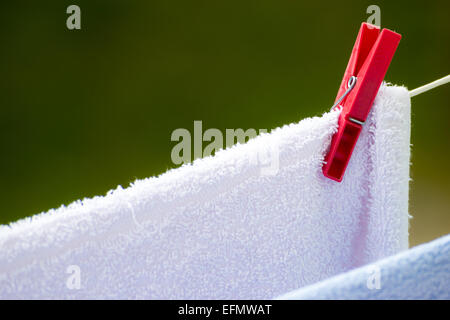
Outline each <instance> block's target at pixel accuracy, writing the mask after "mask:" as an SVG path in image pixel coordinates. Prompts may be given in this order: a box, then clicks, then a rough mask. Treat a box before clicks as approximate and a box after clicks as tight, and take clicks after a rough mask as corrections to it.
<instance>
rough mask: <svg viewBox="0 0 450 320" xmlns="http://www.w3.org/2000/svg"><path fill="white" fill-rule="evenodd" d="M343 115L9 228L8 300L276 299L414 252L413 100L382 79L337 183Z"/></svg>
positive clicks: (1, 280)
mask: <svg viewBox="0 0 450 320" xmlns="http://www.w3.org/2000/svg"><path fill="white" fill-rule="evenodd" d="M338 114H339V112H338V111H333V112H329V113H326V114H324V115H323V116H322V117H315V118H310V119H305V120H303V121H301V122H299V123H296V124H291V125H286V126H284V127H282V128H278V129H275V130H273V131H272V132H271V133H270V134H268V133H266V134H262V135H260V136H258V137H256V138H254V139H251V140H250V141H249V142H248V143H246V144H238V145H235V146H233V147H231V148H228V149H226V150H223V151H220V152H218V153H217V154H216V155H215V156H214V157H207V158H204V159H199V160H196V161H195V162H194V163H193V164H189V165H184V166H182V167H180V168H178V169H174V170H170V171H168V172H167V173H165V174H162V175H161V176H159V177H154V178H149V179H144V180H140V181H136V182H135V183H133V184H132V185H131V186H130V187H128V188H126V189H122V188H121V187H118V188H117V189H115V190H113V191H110V192H109V193H108V194H107V195H106V196H103V197H95V198H93V199H85V200H83V201H77V202H75V203H72V204H71V205H69V206H68V207H64V206H63V207H61V208H58V209H56V210H50V211H49V212H47V213H43V214H40V215H37V216H34V217H32V218H30V219H24V220H21V221H19V222H16V223H13V224H12V225H10V226H3V227H2V228H1V229H0V298H3V299H5V298H64V299H65V298H81V299H90V298H149V299H152V298H155V299H214V298H217V299H265V298H267V299H269V298H270V299H271V298H273V297H276V296H278V295H280V294H283V293H285V292H288V291H291V290H294V289H296V288H299V287H302V286H305V285H308V284H312V283H315V282H317V281H320V280H323V279H326V278H328V277H331V276H333V275H336V274H339V273H342V272H345V271H348V270H350V269H353V268H356V267H358V266H361V265H364V264H367V263H370V262H373V261H376V260H378V259H380V258H383V257H386V256H390V255H392V254H395V253H398V252H399V251H401V250H405V249H407V248H408V183H409V156H410V99H409V95H408V91H407V90H406V89H405V88H403V87H393V86H386V85H383V86H382V88H381V89H380V91H379V93H378V96H377V98H376V100H375V104H374V107H373V111H372V112H371V115H370V116H369V118H368V121H367V122H366V124H365V126H364V129H363V131H362V133H361V136H360V138H359V141H358V144H357V146H356V149H355V151H354V153H353V156H352V159H351V161H350V164H349V167H348V168H347V171H346V176H345V177H344V181H343V182H342V183H337V182H335V181H332V180H330V179H328V178H325V177H324V176H323V174H322V171H321V167H322V162H323V159H324V155H325V153H326V151H327V148H328V147H329V144H330V141H331V137H332V134H333V133H334V132H335V131H336V128H337V118H338Z"/></svg>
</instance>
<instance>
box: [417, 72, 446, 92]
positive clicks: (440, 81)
mask: <svg viewBox="0 0 450 320" xmlns="http://www.w3.org/2000/svg"><path fill="white" fill-rule="evenodd" d="M448 82H450V74H449V75H448V76H445V77H443V78H441V79H438V80H436V81H433V82H431V83H428V84H426V85H424V86H421V87H418V88H416V89H414V90H411V91H410V92H409V96H410V97H411V98H412V97H414V96H417V95H418V94H421V93H424V92H426V91H428V90H431V89H433V88H436V87H439V86H441V85H443V84H446V83H448Z"/></svg>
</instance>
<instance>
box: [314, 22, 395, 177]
mask: <svg viewBox="0 0 450 320" xmlns="http://www.w3.org/2000/svg"><path fill="white" fill-rule="evenodd" d="M400 39H401V35H400V34H398V33H395V32H393V31H391V30H388V29H383V30H382V31H381V32H380V28H378V27H376V26H373V25H370V24H368V23H363V24H362V25H361V28H360V30H359V33H358V37H357V38H356V42H355V46H354V47H353V51H352V55H351V57H350V60H349V62H348V65H347V69H346V70H345V73H344V78H343V79H342V83H341V86H340V88H339V91H338V94H337V97H336V102H337V103H339V101H338V100H340V98H341V99H342V97H344V98H343V99H342V101H340V103H339V104H340V105H341V106H342V111H341V114H340V117H339V129H338V132H337V133H336V134H335V135H334V136H333V139H332V141H331V146H330V150H329V151H328V154H327V156H326V157H325V163H324V165H323V168H322V170H323V173H324V175H325V176H326V177H328V178H330V179H333V180H335V181H338V182H340V181H342V178H343V176H344V172H345V169H346V168H347V165H348V162H349V160H350V157H351V155H352V152H353V149H354V148H355V144H356V141H357V140H358V137H359V134H360V133H361V130H362V125H363V124H364V122H365V121H366V118H367V115H368V114H369V111H370V109H371V108H372V104H373V101H374V100H375V96H376V95H377V92H378V89H379V88H380V85H381V83H382V82H383V79H384V75H385V74H386V71H387V69H388V67H389V64H390V62H391V60H392V57H393V56H394V53H395V50H396V49H397V46H398V43H399V42H400ZM354 77H356V79H355V78H354ZM350 78H352V79H350ZM349 80H350V81H349ZM355 80H356V83H355V82H354V81H355ZM349 86H350V88H349ZM346 94H348V95H346ZM345 95H346V96H345Z"/></svg>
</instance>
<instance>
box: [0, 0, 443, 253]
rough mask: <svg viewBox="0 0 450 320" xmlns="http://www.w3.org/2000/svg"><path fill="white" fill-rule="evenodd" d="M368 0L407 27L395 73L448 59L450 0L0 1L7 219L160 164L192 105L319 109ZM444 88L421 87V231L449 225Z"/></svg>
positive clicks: (417, 122) (210, 123) (290, 117)
mask: <svg viewBox="0 0 450 320" xmlns="http://www.w3.org/2000/svg"><path fill="white" fill-rule="evenodd" d="M70 4H77V5H79V6H80V7H81V12H82V29H81V30H79V31H70V30H68V29H67V28H66V18H67V16H68V15H67V14H66V8H67V6H69V5H70ZM371 4H377V5H379V6H380V8H381V24H382V26H383V27H387V28H390V29H393V30H395V31H398V32H400V33H401V34H402V35H403V39H402V41H401V43H400V46H399V49H398V51H397V53H396V56H395V57H394V60H393V62H392V64H391V67H390V69H389V71H388V74H387V77H386V80H387V81H390V82H392V83H395V84H401V85H406V86H408V87H409V88H410V89H412V88H415V87H417V86H420V85H422V84H424V83H427V82H430V81H432V80H435V79H437V78H439V77H442V76H444V75H446V74H448V73H449V70H450V62H449V59H450V41H449V39H450V37H449V36H450V23H449V11H450V2H449V1H426V2H423V1H420V2H419V1H417V2H416V1H378V2H372V1H354V2H349V1H335V2H332V3H324V2H323V1H295V0H277V1H266V0H258V1H245V0H244V1H242V0H241V1H236V0H226V1H206V0H205V1H199V0H192V1H181V0H180V1H175V0H164V1H161V0H153V1H143V0H142V1H133V0H129V1H98V0H76V1H66V0H62V1H47V0H43V1H22V0H18V1H8V2H6V1H3V2H2V4H1V5H0V6H1V10H0V23H1V28H0V34H1V39H2V46H1V50H0V72H1V77H0V88H1V95H0V108H1V109H0V148H1V149H0V150H1V153H0V181H1V184H0V203H1V205H0V223H9V222H11V221H14V220H17V219H19V218H23V217H25V216H30V215H33V214H35V213H39V212H42V211H46V210H48V209H50V208H54V207H58V206H60V205H61V204H69V203H70V202H72V201H74V200H76V199H79V198H84V197H91V196H94V195H98V194H105V193H106V191H108V190H109V189H111V188H114V187H115V186H117V185H118V184H121V185H122V186H127V185H128V184H129V183H130V182H132V181H133V180H135V179H137V178H144V177H148V176H152V175H155V174H159V173H162V172H164V171H166V170H167V169H168V168H171V167H173V165H172V163H171V160H170V151H171V148H172V147H173V145H174V143H173V142H171V141H170V134H171V132H172V131H173V130H174V129H176V128H187V129H190V130H191V129H192V128H193V121H194V120H202V121H203V126H204V129H206V128H219V129H221V130H225V128H257V129H259V128H268V129H271V128H275V127H277V126H280V125H283V124H287V123H291V122H296V121H298V120H300V119H302V118H304V117H308V116H313V115H320V114H321V113H323V112H324V111H326V110H327V109H328V108H329V107H330V105H331V104H332V102H333V99H334V98H335V95H336V92H337V89H338V86H339V83H340V80H341V78H342V75H343V72H344V69H345V67H346V64H347V61H348V57H349V55H350V51H351V48H352V46H353V43H354V40H355V37H356V34H357V31H358V29H359V25H360V23H361V22H362V21H365V20H366V19H367V17H368V14H366V8H367V7H368V6H369V5H371ZM449 101H450V86H447V87H442V88H439V89H435V90H434V91H432V92H429V93H426V94H423V95H421V96H418V97H415V98H414V99H413V101H412V103H413V107H412V108H413V112H412V113H413V119H412V121H413V126H412V144H413V146H412V148H413V149H412V150H413V152H412V178H413V182H412V184H411V193H410V199H411V200H410V208H411V209H410V212H411V215H412V216H413V217H414V218H413V219H412V220H411V244H412V245H414V244H417V243H421V242H424V241H428V240H432V239H434V238H436V237H438V236H440V235H443V234H447V233H449V232H450V210H449V205H450V174H449V170H448V159H449V155H450V149H449V138H450V131H449V124H450V123H449V122H450V120H449V119H450V108H449Z"/></svg>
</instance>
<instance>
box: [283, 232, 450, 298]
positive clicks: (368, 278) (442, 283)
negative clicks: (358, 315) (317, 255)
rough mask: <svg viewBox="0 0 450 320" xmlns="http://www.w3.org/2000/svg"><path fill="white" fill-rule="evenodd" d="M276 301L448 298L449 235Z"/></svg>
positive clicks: (449, 285) (449, 280) (449, 270)
mask: <svg viewBox="0 0 450 320" xmlns="http://www.w3.org/2000/svg"><path fill="white" fill-rule="evenodd" d="M278 299H446V300H448V299H450V235H447V236H445V237H442V238H440V239H438V240H434V241H432V242H429V243H427V244H423V245H420V246H417V247H414V248H413V249H411V250H407V251H405V252H402V253H399V254H397V255H394V256H392V257H389V258H386V259H383V260H380V261H379V262H376V263H374V264H369V265H367V266H365V267H361V268H358V269H356V270H353V271H350V272H347V273H344V274H341V275H338V276H335V277H333V278H331V279H328V280H325V281H322V282H319V283H317V284H313V285H311V286H308V287H305V288H303V289H300V290H297V291H293V292H291V293H288V294H286V295H283V296H281V297H279V298H278Z"/></svg>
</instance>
